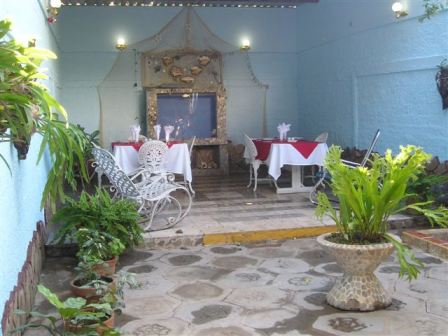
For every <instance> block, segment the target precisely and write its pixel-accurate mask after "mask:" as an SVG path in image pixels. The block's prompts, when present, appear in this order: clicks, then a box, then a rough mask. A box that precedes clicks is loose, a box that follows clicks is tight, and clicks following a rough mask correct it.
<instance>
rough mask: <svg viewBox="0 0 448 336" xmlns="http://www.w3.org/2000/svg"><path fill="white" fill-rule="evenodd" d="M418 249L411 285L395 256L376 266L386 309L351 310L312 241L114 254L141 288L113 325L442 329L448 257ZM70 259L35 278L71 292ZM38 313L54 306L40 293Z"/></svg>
mask: <svg viewBox="0 0 448 336" xmlns="http://www.w3.org/2000/svg"><path fill="white" fill-rule="evenodd" d="M416 255H417V257H418V258H419V259H420V260H421V261H423V262H424V263H425V264H426V266H425V269H424V271H423V274H422V275H421V277H420V278H419V279H418V280H417V281H413V282H411V283H409V282H407V281H405V280H399V279H398V272H399V267H398V264H397V259H396V256H395V255H392V256H391V257H390V258H389V259H388V260H387V261H386V262H384V263H383V264H382V265H381V267H380V268H379V269H378V271H377V272H376V274H377V276H378V277H379V279H381V281H382V283H383V284H384V287H385V288H386V290H387V291H388V292H389V293H390V294H391V296H392V298H393V301H392V305H391V306H390V307H388V308H387V309H385V310H381V311H376V312H368V313H359V312H358V313H356V312H344V311H341V310H338V309H335V308H333V307H331V306H329V305H328V304H327V303H326V302H325V296H326V292H327V291H328V290H329V289H330V288H331V287H332V285H333V284H334V282H335V279H336V278H337V277H339V276H341V274H342V273H341V269H340V268H339V267H338V266H337V264H336V263H335V262H334V259H333V258H332V257H331V256H329V255H328V254H327V253H326V252H325V251H324V250H323V249H322V248H321V247H320V246H318V245H317V243H316V241H315V239H314V238H302V239H295V240H288V241H270V242H269V241H268V242H263V243H258V244H247V245H220V246H207V247H203V246H198V247H192V248H181V249H169V250H167V249H154V250H150V249H144V250H140V249H137V250H136V251H133V252H131V253H126V254H125V255H123V256H122V257H120V269H121V270H126V271H129V272H134V273H136V274H137V279H138V281H140V282H141V287H140V288H138V289H128V290H126V292H125V304H126V308H124V310H123V312H122V314H121V315H118V316H117V317H116V324H117V326H119V327H120V328H121V330H122V331H123V333H124V335H129V336H131V335H132V336H159V335H160V336H162V335H163V336H179V335H186V336H228V335H232V336H274V335H277V336H280V335H291V336H296V335H297V336H298V335H316V336H332V335H360V336H361V335H369V336H384V335H394V336H414V335H415V336H423V335H428V336H432V335H444V334H445V332H446V330H447V328H448V313H447V301H446V295H445V294H443V293H446V290H447V288H448V263H447V262H446V261H442V260H440V259H438V258H435V257H433V256H431V255H429V254H426V253H422V252H418V251H417V253H416ZM74 264H75V260H74V259H70V258H64V259H61V258H48V259H47V260H46V262H45V264H44V268H43V273H42V278H41V281H42V283H43V284H45V285H46V286H48V287H49V288H51V289H52V290H54V291H55V292H56V293H58V294H61V295H62V297H67V296H69V295H70V293H69V291H67V288H68V284H69V282H70V280H71V279H72V277H73V275H72V271H73V266H74ZM35 309H36V310H39V311H41V312H51V311H52V310H51V308H50V306H49V304H48V302H46V301H44V300H43V299H42V297H41V296H39V295H38V296H37V301H36V306H35ZM25 335H27V336H34V335H36V336H38V335H39V336H40V335H47V334H46V333H39V332H38V331H35V330H33V331H31V332H29V333H26V334H25Z"/></svg>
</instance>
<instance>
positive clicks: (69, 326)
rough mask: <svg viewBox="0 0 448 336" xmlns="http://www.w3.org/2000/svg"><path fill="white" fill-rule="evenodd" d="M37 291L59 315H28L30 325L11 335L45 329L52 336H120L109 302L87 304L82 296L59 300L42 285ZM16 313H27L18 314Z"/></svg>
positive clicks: (14, 331) (16, 330) (33, 313)
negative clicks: (114, 323)
mask: <svg viewBox="0 0 448 336" xmlns="http://www.w3.org/2000/svg"><path fill="white" fill-rule="evenodd" d="M37 290H38V291H39V293H40V294H42V295H43V296H44V297H45V299H47V301H48V302H50V304H51V305H52V306H54V307H55V308H56V310H57V312H58V315H59V316H55V315H53V314H42V313H40V312H31V313H30V315H31V318H32V319H31V320H30V322H29V323H27V324H25V325H23V326H21V327H19V328H17V329H15V330H13V331H12V333H13V334H14V335H15V334H16V333H22V332H24V331H26V330H30V329H33V330H36V329H45V330H47V331H48V333H49V334H50V335H52V336H58V335H59V336H74V335H78V336H79V335H83V336H120V335H121V333H120V332H119V331H118V330H117V329H114V328H113V308H112V306H111V305H110V304H109V303H104V302H102V303H88V302H87V301H86V300H85V299H84V298H81V297H76V298H74V297H69V298H67V299H66V300H64V301H61V300H60V299H59V298H58V296H57V295H56V294H54V293H52V292H51V291H50V290H49V289H48V288H46V287H45V286H43V285H38V286H37ZM16 313H18V314H26V313H25V312H23V311H17V312H16Z"/></svg>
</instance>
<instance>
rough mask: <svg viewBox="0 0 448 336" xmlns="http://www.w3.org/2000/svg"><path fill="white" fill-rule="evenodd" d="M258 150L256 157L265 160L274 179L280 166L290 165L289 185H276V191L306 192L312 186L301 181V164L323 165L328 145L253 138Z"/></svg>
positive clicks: (279, 173) (299, 140)
mask: <svg viewBox="0 0 448 336" xmlns="http://www.w3.org/2000/svg"><path fill="white" fill-rule="evenodd" d="M253 142H254V144H255V147H256V148H257V151H258V156H257V157H256V159H258V160H261V161H265V162H266V164H267V166H268V173H269V175H270V176H272V178H273V179H274V180H277V179H278V178H279V177H280V175H281V168H282V167H283V166H285V165H290V166H291V187H278V186H277V193H279V194H281V193H296V192H307V191H309V190H310V189H311V188H312V187H305V186H304V185H303V183H302V166H313V165H317V166H323V164H324V160H325V156H326V154H327V151H328V146H327V144H326V143H323V142H316V141H308V140H302V139H294V140H288V141H280V140H278V139H254V140H253Z"/></svg>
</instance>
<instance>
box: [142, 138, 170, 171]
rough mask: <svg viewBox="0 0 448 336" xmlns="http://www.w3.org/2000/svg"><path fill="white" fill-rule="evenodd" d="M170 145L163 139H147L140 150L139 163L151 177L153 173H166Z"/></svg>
mask: <svg viewBox="0 0 448 336" xmlns="http://www.w3.org/2000/svg"><path fill="white" fill-rule="evenodd" d="M167 154H168V146H167V145H166V143H164V142H163V141H159V140H149V141H146V142H145V143H144V144H143V145H142V146H141V147H140V150H139V151H138V163H139V164H140V165H141V166H142V170H143V173H144V174H146V177H147V178H149V177H150V176H151V175H165V174H166V173H167V171H166V159H167Z"/></svg>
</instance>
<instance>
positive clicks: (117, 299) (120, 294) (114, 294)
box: [100, 271, 141, 312]
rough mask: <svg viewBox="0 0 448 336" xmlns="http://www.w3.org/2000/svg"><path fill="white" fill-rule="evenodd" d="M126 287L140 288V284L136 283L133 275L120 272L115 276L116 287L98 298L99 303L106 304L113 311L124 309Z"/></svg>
mask: <svg viewBox="0 0 448 336" xmlns="http://www.w3.org/2000/svg"><path fill="white" fill-rule="evenodd" d="M126 286H128V287H129V288H131V289H136V288H140V287H141V283H140V282H138V281H137V278H136V277H135V274H134V273H129V272H125V271H120V272H118V274H117V278H116V286H115V287H113V288H110V289H108V290H107V291H106V293H105V294H104V295H103V296H102V297H101V298H100V302H101V303H108V304H109V305H110V306H111V307H112V309H113V310H115V311H120V312H121V310H122V309H123V308H124V307H125V303H124V288H125V287H126Z"/></svg>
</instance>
